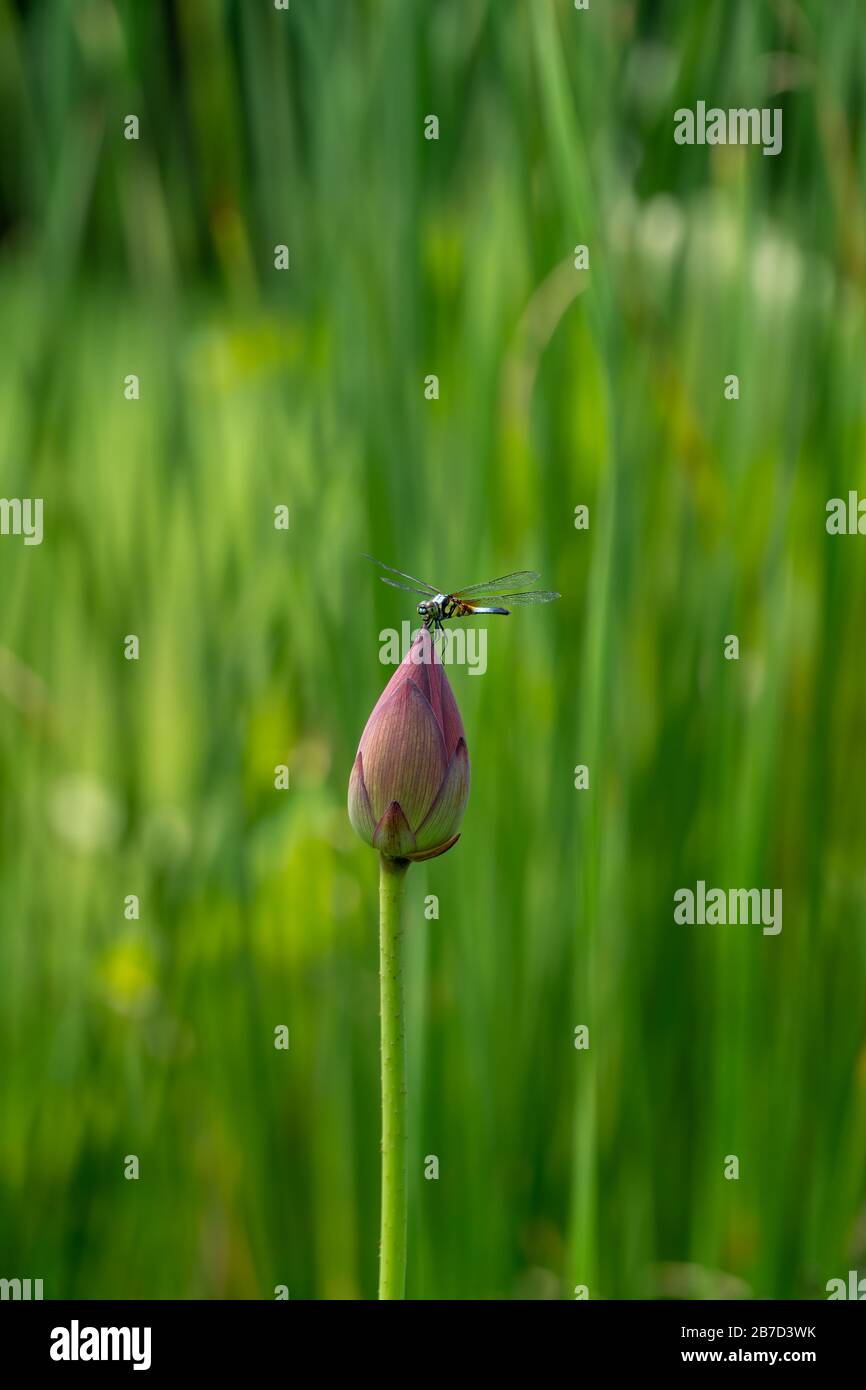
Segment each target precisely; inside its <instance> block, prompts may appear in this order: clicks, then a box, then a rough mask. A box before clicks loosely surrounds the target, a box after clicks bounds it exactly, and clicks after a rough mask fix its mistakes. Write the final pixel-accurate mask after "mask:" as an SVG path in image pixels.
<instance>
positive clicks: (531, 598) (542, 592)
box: [484, 589, 562, 608]
mask: <svg viewBox="0 0 866 1390" xmlns="http://www.w3.org/2000/svg"><path fill="white" fill-rule="evenodd" d="M484 597H485V598H490V599H496V601H497V602H501V603H505V604H510V605H511V607H512V608H521V607H524V606H526V605H528V604H530V603H552V602H553V600H554V599H555V598H561V597H562V595H561V594H555V593H553V592H552V590H550V589H533V590H532V591H531V592H530V593H528V594H485V596H484Z"/></svg>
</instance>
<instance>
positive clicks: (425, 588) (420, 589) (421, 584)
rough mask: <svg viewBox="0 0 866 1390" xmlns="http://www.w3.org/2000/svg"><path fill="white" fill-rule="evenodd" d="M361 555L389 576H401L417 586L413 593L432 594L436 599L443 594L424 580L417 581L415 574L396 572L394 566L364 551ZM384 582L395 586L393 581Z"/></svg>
mask: <svg viewBox="0 0 866 1390" xmlns="http://www.w3.org/2000/svg"><path fill="white" fill-rule="evenodd" d="M361 555H362V558H363V559H365V560H370V561H371V563H372V564H374V565H378V566H379V568H380V569H383V570H387V571H388V573H389V574H399V576H400V578H401V579H408V580H409V583H410V584H414V585H415V588H414V589H413V590H411V591H410V592H412V593H419V594H430V595H431V596H432V597H433V598H435V597H436V595H437V594H438V593H441V592H442V591H441V590H440V589H434V588H433V585H432V584H427V583H426V582H425V581H424V580H423V579H416V578H415V576H414V575H413V574H404V573H403V571H402V570H395V568H394V566H393V565H386V564H384V563H383V562H382V561H381V560H377V559H376V558H375V557H374V556H373V555H367V554H365V553H364V551H362V552H361ZM379 578H380V579H381V578H382V576H381V575H380V576H379ZM383 582H384V583H385V584H393V582H394V581H393V580H392V579H386V580H384V581H383ZM394 587H395V589H399V588H401V587H402V585H400V584H395V585H394Z"/></svg>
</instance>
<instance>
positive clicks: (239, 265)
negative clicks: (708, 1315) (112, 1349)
mask: <svg viewBox="0 0 866 1390" xmlns="http://www.w3.org/2000/svg"><path fill="white" fill-rule="evenodd" d="M0 41H2V46H0V55H2V56H0V154H2V160H0V232H2V241H0V334H2V344H3V346H2V353H0V359H2V361H0V430H2V447H0V466H2V493H3V495H4V496H5V497H14V496H34V497H35V496H41V497H43V498H44V506H45V538H44V543H43V544H42V545H41V546H32V547H25V546H24V545H23V543H22V540H21V538H20V537H19V538H16V537H14V536H4V537H2V538H0V592H2V610H0V709H2V719H0V777H2V799H0V884H2V931H0V1050H2V1051H0V1055H2V1066H0V1135H2V1138H0V1265H2V1267H0V1276H3V1277H10V1278H11V1277H21V1278H24V1277H32V1278H40V1277H41V1278H43V1279H44V1288H45V1295H46V1297H109V1298H139V1297H183V1298H186V1297H199V1298H202V1297H203V1298H272V1297H273V1291H274V1286H275V1285H277V1284H286V1285H288V1287H289V1290H290V1295H291V1297H292V1298H305V1297H315V1298H355V1297H371V1296H374V1295H375V1290H376V1265H377V1245H378V1219H379V1210H378V1206H379V1194H378V1180H379V1174H378V1164H379V1113H378V1099H379V1098H378V1026H379V1019H378V984H377V964H378V958H377V923H376V881H377V868H376V859H375V855H374V854H373V853H372V852H371V851H370V850H369V849H367V848H366V847H365V846H363V845H362V844H361V843H360V841H358V840H357V839H356V838H355V836H354V835H353V833H352V831H351V829H350V827H349V824H348V821H347V817H346V809H345V801H346V786H347V780H348V776H349V771H350V768H351V765H352V761H353V758H354V754H355V749H356V745H357V741H358V738H359V736H360V733H361V730H362V728H363V726H364V722H365V720H366V718H367V715H368V713H369V711H370V709H371V707H372V705H373V703H374V702H375V700H376V698H377V696H378V694H379V692H380V690H381V688H382V686H383V685H384V683H385V681H386V679H387V677H388V675H389V670H388V669H387V668H385V667H383V666H382V665H381V664H380V662H379V647H380V638H379V633H380V631H382V630H383V629H385V628H388V627H393V626H399V623H400V622H401V621H402V620H403V619H404V618H408V617H411V616H412V607H411V600H410V599H409V596H408V595H402V594H399V593H397V592H396V591H394V590H388V589H386V588H385V586H383V585H381V584H379V583H378V580H377V578H376V574H375V572H374V571H373V570H372V568H371V567H370V566H369V565H367V564H366V563H365V562H364V561H363V560H362V559H360V558H359V552H360V551H362V550H364V551H372V553H373V554H375V555H378V556H380V557H381V559H383V560H384V561H386V562H387V563H389V564H393V565H397V566H399V567H401V568H403V569H408V570H411V571H412V572H414V573H418V574H420V575H422V576H423V577H429V578H431V579H432V580H434V582H436V583H440V582H441V583H442V584H443V585H444V586H445V587H449V588H450V587H456V586H458V585H460V584H463V583H469V582H473V581H475V580H479V579H484V578H486V577H487V575H488V574H500V573H503V572H504V571H506V570H509V569H517V568H522V567H525V566H531V567H537V568H538V569H540V570H541V571H542V574H543V582H544V583H545V584H546V585H549V586H550V587H553V588H556V589H558V590H560V591H561V592H562V595H563V598H562V600H561V602H559V603H557V604H554V605H552V606H551V607H549V608H545V609H538V610H522V611H518V612H516V613H515V614H514V615H513V616H512V617H511V618H509V619H508V620H507V621H505V620H491V624H490V630H489V634H488V637H489V642H488V670H487V672H486V674H485V675H484V676H483V677H472V676H470V675H469V674H468V672H467V671H466V670H465V669H455V668H452V669H451V679H452V683H453V686H454V690H455V693H456V696H457V699H458V702H459V704H460V706H461V710H462V713H463V718H464V722H465V726H466V731H467V738H468V743H469V751H470V756H471V760H472V775H473V787H472V794H471V798H470V803H469V808H468V812H467V815H466V818H465V821H464V825H463V837H462V839H461V842H460V844H459V845H458V846H457V848H456V849H455V850H453V851H452V852H451V853H450V854H448V855H447V856H446V857H444V858H442V859H439V860H435V861H432V862H431V863H429V864H427V865H421V866H416V867H413V869H412V871H411V873H410V875H409V880H408V886H407V902H406V926H407V953H408V966H407V970H408V982H407V994H408V1009H409V1026H408V1046H409V1066H410V1128H411V1132H410V1173H411V1182H410V1191H411V1196H410V1204H411V1206H410V1237H409V1239H410V1255H409V1295H410V1297H434V1298H461V1299H464V1298H469V1299H476V1298H512V1297H528V1298H557V1297H573V1291H574V1287H575V1285H577V1284H585V1285H587V1286H588V1288H589V1292H590V1297H592V1298H599V1297H602V1298H603V1297H618V1298H639V1297H651V1298H658V1297H665V1296H671V1295H680V1296H687V1297H706V1296H723V1297H727V1296H740V1295H742V1296H745V1297H750V1296H751V1297H768V1296H775V1297H791V1298H810V1297H824V1296H825V1292H824V1290H825V1285H826V1282H827V1280H828V1279H830V1278H835V1277H843V1278H844V1277H846V1275H847V1271H848V1269H849V1268H858V1267H859V1269H860V1272H861V1274H863V1273H866V857H864V834H866V802H864V796H863V786H864V781H866V712H864V701H863V686H864V636H863V634H864V630H866V580H864V575H866V566H864V549H863V547H864V546H866V541H864V540H862V539H861V538H856V537H830V536H828V535H827V533H826V531H825V506H826V503H827V501H828V499H829V498H831V497H835V496H842V497H845V496H847V493H848V490H849V489H851V488H858V487H861V488H864V489H866V467H864V462H866V459H864V439H866V402H864V367H863V364H864V351H866V303H864V295H866V220H864V187H866V138H864V137H866V85H864V73H866V12H864V8H863V5H862V4H861V3H860V0H834V3H833V4H832V5H829V4H826V3H819V0H784V3H783V0H779V3H770V0H767V3H763V0H749V2H748V3H747V2H746V0H739V3H738V2H737V0H707V2H706V3H703V4H700V5H695V4H685V3H676V0H657V2H656V3H653V2H652V0H608V3H607V4H603V3H601V0H592V4H591V7H590V10H589V11H588V12H584V13H582V12H578V11H575V10H574V8H573V5H572V3H571V0H438V2H437V3H436V4H431V3H427V0H291V9H290V10H289V11H288V13H284V12H277V11H276V10H275V9H274V6H273V4H272V3H271V0H243V3H240V2H239V0H162V3H156V0H153V3H143V2H141V0H138V2H137V3H133V0H125V2H123V0H66V2H64V0H53V2H50V0H41V3H40V2H39V0H31V2H30V3H24V0H18V3H11V0H0ZM698 100H704V101H706V102H707V103H708V104H709V105H713V104H716V105H720V106H723V107H728V106H730V105H733V106H739V105H744V106H771V107H776V106H778V107H781V109H782V110H783V113H784V127H783V133H784V145H783V150H782V153H781V154H780V155H779V156H778V157H776V158H768V157H765V156H763V155H762V153H761V150H760V149H759V148H755V147H716V148H713V149H710V148H706V147H704V148H698V147H693V148H689V147H679V146H677V145H676V144H675V143H674V140H673V128H674V120H673V112H674V110H675V109H676V108H677V107H680V106H691V107H693V106H694V105H695V103H696V102H697V101H698ZM130 113H132V114H136V115H137V116H138V117H139V120H140V138H139V140H138V141H137V142H136V141H128V140H126V139H124V136H123V128H124V117H125V116H126V115H128V114H130ZM431 113H432V114H436V115H437V116H438V118H439V121H440V138H439V140H438V141H428V140H425V139H424V118H425V116H426V115H428V114H431ZM280 243H285V244H286V245H287V246H288V247H289V248H290V256H291V266H290V269H289V270H288V271H282V272H281V271H278V270H276V269H275V268H274V246H275V245H277V244H280ZM579 243H585V244H587V245H588V246H589V248H590V270H589V272H588V273H586V272H581V271H577V270H575V268H574V265H573V254H574V250H573V248H574V247H575V245H577V244H579ZM130 373H135V374H137V375H138V376H139V377H140V399H139V400H138V401H130V400H127V399H125V396H124V379H125V377H126V376H127V375H128V374H130ZM430 373H435V374H437V375H438V377H439V381H440V398H439V399H438V400H436V401H427V400H425V398H424V378H425V377H426V376H427V375H428V374H430ZM729 373H736V374H737V375H738V376H739V378H740V399H739V400H738V401H736V402H734V401H728V400H726V399H725V397H724V393H723V384H724V378H725V376H726V375H727V374H729ZM280 504H285V505H288V506H289V508H290V515H291V526H290V530H289V531H288V532H286V531H279V530H276V529H275V528H274V524H273V518H274V508H275V507H276V506H279V505H280ZM579 504H586V505H587V506H589V508H590V527H589V530H588V531H579V530H576V529H575V526H574V509H575V507H576V506H578V505H579ZM131 633H134V634H136V635H137V636H138V637H139V639H140V644H141V651H140V659H139V660H138V661H137V662H134V661H127V660H125V659H124V654H123V650H124V638H125V636H126V635H127V634H131ZM729 633H734V634H737V635H738V636H739V639H740V647H741V654H740V660H739V662H730V661H726V660H725V659H724V658H723V641H724V638H725V636H726V635H727V634H729ZM281 763H285V764H287V765H288V766H289V768H290V776H291V786H290V789H289V790H288V791H276V790H275V788H274V768H275V766H276V765H277V764H281ZM578 763H583V764H587V765H588V766H589V768H590V788H589V790H588V791H576V790H575V789H574V768H575V766H576V765H577V764H578ZM699 878H702V879H705V880H706V882H707V883H708V884H710V885H718V886H722V887H726V888H727V887H750V886H763V887H769V888H776V887H777V888H781V889H782V890H783V894H784V926H783V930H782V933H781V935H780V936H778V937H775V938H774V937H765V936H763V935H762V933H761V930H760V927H756V926H728V927H697V926H695V927H681V926H677V925H675V923H674V921H673V893H674V891H675V890H676V889H677V888H679V887H683V886H689V885H691V886H694V884H695V882H696V880H697V879H699ZM430 893H435V894H436V895H437V896H438V899H439V920H438V921H427V920H425V917H424V899H425V896H426V895H427V894H430ZM129 894H136V895H139V897H140V903H141V916H140V920H139V921H134V920H128V919H127V918H126V917H125V915H124V901H125V899H126V897H127V895H129ZM279 1024H285V1025H287V1026H288V1028H289V1029H290V1048H289V1050H288V1051H277V1050H275V1048H274V1045H273V1039H274V1028H275V1027H276V1026H277V1025H279ZM579 1024H586V1025H588V1027H589V1029H590V1047H589V1050H587V1051H577V1050H575V1047H574V1045H573V1042H574V1029H575V1027H576V1026H577V1025H579ZM128 1154H136V1155H138V1157H139V1160H140V1165H141V1176H140V1179H139V1180H138V1181H137V1182H134V1181H127V1180H125V1178H124V1176H123V1167H124V1157H125V1156H126V1155H128ZM428 1154H435V1155H436V1156H437V1157H438V1159H439V1163H440V1178H439V1181H438V1182H434V1181H425V1180H424V1177H423V1169H424V1158H425V1156H426V1155H428ZM729 1154H736V1155H737V1156H738V1158H739V1161H740V1178H739V1180H738V1181H727V1180H726V1179H725V1177H724V1164H725V1156H726V1155H729Z"/></svg>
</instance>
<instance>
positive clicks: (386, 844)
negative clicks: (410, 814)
mask: <svg viewBox="0 0 866 1390" xmlns="http://www.w3.org/2000/svg"><path fill="white" fill-rule="evenodd" d="M373 844H374V845H375V846H376V849H377V850H379V852H380V853H381V854H384V855H386V856H387V857H388V858H389V859H406V858H407V857H408V856H409V854H410V853H412V852H413V851H414V849H415V836H414V835H413V834H412V831H411V830H410V829H409V823H408V821H407V820H406V817H405V816H404V815H403V808H402V806H400V804H399V803H398V802H396V801H392V802H391V805H390V806H389V807H388V809H387V811H386V812H385V814H384V816H383V817H382V819H381V820H380V821H379V824H378V825H377V826H376V830H375V833H374V835H373Z"/></svg>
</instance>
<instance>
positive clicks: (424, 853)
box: [405, 831, 460, 864]
mask: <svg viewBox="0 0 866 1390" xmlns="http://www.w3.org/2000/svg"><path fill="white" fill-rule="evenodd" d="M459 839H460V832H459V831H458V832H457V834H456V835H452V836H451V839H450V840H446V841H445V843H444V845H437V846H436V848H435V849H419V850H416V851H415V853H414V854H407V855H406V856H405V858H406V859H411V861H412V863H413V864H418V863H420V861H421V860H422V859H438V857H439V855H440V854H447V852H448V850H449V849H453V848H454V846H455V845H456V844H457V841H458V840H459Z"/></svg>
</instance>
